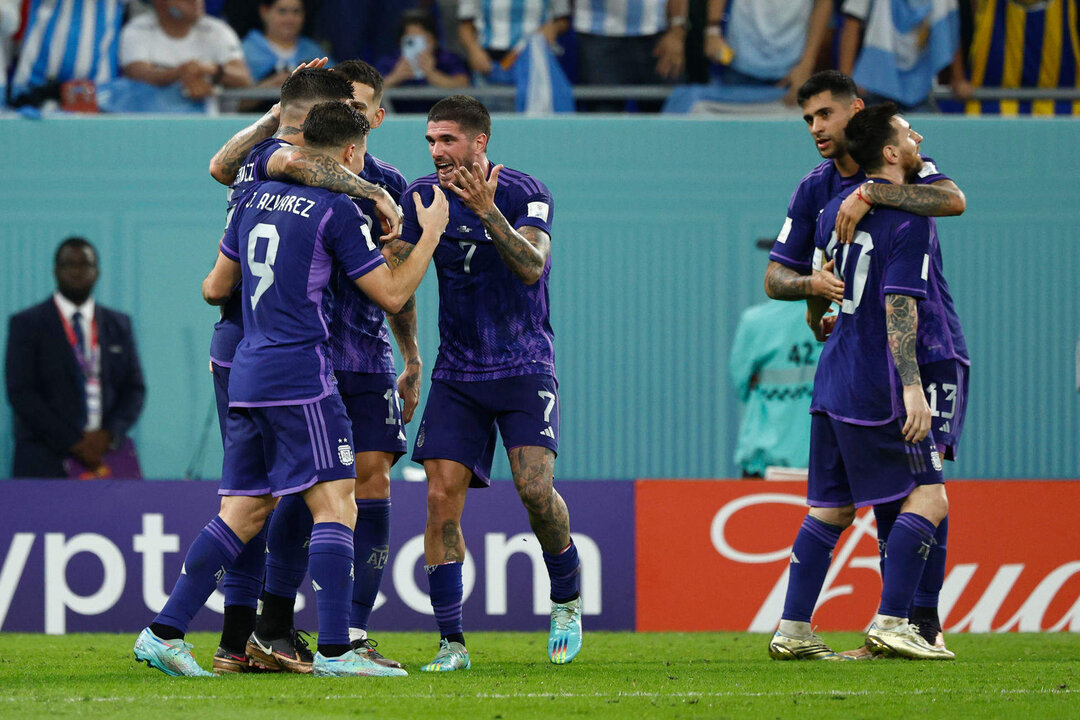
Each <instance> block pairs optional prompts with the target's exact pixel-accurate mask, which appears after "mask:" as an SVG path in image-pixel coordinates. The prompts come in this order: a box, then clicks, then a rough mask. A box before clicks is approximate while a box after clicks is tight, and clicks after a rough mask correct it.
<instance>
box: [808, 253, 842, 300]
mask: <svg viewBox="0 0 1080 720" xmlns="http://www.w3.org/2000/svg"><path fill="white" fill-rule="evenodd" d="M835 263H836V260H835V259H833V260H830V261H829V262H827V263H825V265H823V266H822V268H821V269H820V270H813V271H811V274H810V294H811V295H814V296H815V297H822V298H825V299H826V300H828V301H829V302H834V303H840V302H843V301H844V281H843V280H841V279H840V278H838V277H836V275H835V274H833V267H834V266H835Z"/></svg>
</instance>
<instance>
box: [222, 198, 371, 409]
mask: <svg viewBox="0 0 1080 720" xmlns="http://www.w3.org/2000/svg"><path fill="white" fill-rule="evenodd" d="M222 252H224V253H225V254H226V255H228V256H230V257H233V259H235V260H237V261H238V262H239V263H240V266H241V273H242V278H243V281H242V291H241V294H242V296H243V301H242V302H243V313H244V330H245V333H244V339H243V341H242V342H241V343H240V346H239V347H238V348H237V352H236V358H235V360H234V363H233V370H232V375H231V378H230V383H229V397H230V402H231V404H234V405H253V404H270V403H274V404H288V403H290V402H309V401H312V400H315V399H318V398H320V397H325V396H326V395H328V394H330V392H332V390H333V379H332V376H331V367H330V363H329V359H328V354H327V347H326V342H327V339H328V338H329V331H328V329H327V321H326V313H327V310H328V307H329V302H330V293H329V291H328V289H327V285H328V282H329V279H330V273H331V265H332V261H333V260H334V259H335V258H336V259H338V260H340V261H341V262H342V264H343V266H344V267H345V268H346V269H347V271H348V272H349V274H350V275H351V276H355V275H356V274H357V273H359V272H360V271H368V270H369V269H370V267H373V266H374V265H377V264H379V263H382V262H383V259H382V255H381V254H379V252H378V249H377V248H376V246H375V243H374V242H373V241H372V239H371V235H370V231H369V229H368V227H367V224H366V219H365V218H364V217H363V215H361V214H360V211H359V210H358V209H357V207H356V206H355V205H354V204H353V203H352V201H351V200H350V199H349V198H348V197H346V196H345V195H340V194H337V193H331V192H329V191H326V190H321V189H318V188H310V187H305V186H299V185H291V184H287V183H281V182H264V183H258V184H256V185H255V186H254V187H252V188H250V189H249V190H248V192H247V193H246V194H245V195H244V197H243V199H242V200H241V201H240V203H239V204H238V205H237V207H236V210H235V212H234V215H233V221H232V223H231V225H230V227H229V230H228V232H226V236H225V239H224V240H223V241H222ZM361 274H362V273H361Z"/></svg>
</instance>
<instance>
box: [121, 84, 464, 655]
mask: <svg viewBox="0 0 1080 720" xmlns="http://www.w3.org/2000/svg"><path fill="white" fill-rule="evenodd" d="M304 129H305V131H306V132H305V135H306V138H307V141H308V143H309V146H310V148H311V149H312V150H315V151H318V152H322V153H323V154H324V155H325V156H326V157H327V158H329V159H332V160H333V161H334V162H338V163H342V164H344V165H346V166H351V167H352V168H353V169H359V164H360V163H362V162H363V155H364V152H365V144H366V135H367V132H368V123H367V120H366V119H365V118H364V117H363V116H362V115H360V114H359V113H358V112H357V111H356V110H354V109H353V108H351V107H349V106H347V105H345V104H344V103H340V102H331V103H323V104H321V105H317V106H316V107H314V108H312V110H311V112H310V114H309V117H308V119H307V121H306V122H305V125H304ZM417 213H418V219H419V222H420V223H421V226H422V227H423V231H422V233H421V239H420V241H419V242H418V243H417V245H416V249H415V250H414V252H413V253H412V255H410V257H409V258H408V259H407V260H406V261H405V262H403V263H401V264H399V265H398V266H396V267H395V268H393V269H391V268H389V267H388V266H387V264H386V262H385V260H384V258H383V256H382V254H381V253H380V252H379V249H378V248H377V246H376V244H375V242H374V241H373V240H372V236H371V232H370V226H369V220H368V219H367V218H365V217H364V216H363V215H362V214H361V212H360V211H359V209H358V208H357V207H356V205H355V204H353V202H352V201H351V200H350V199H349V198H348V197H347V196H345V195H341V194H336V193H332V192H329V191H326V190H322V189H316V188H308V187H303V186H296V185H290V184H285V183H279V182H267V183H260V184H258V185H256V186H254V187H253V188H251V189H249V190H248V192H247V193H245V195H244V197H243V198H242V199H241V200H240V202H239V204H238V205H237V207H236V209H235V211H234V214H233V218H232V221H231V222H230V225H229V229H228V230H227V231H226V233H225V237H224V238H223V239H222V243H221V249H220V252H219V254H218V260H217V263H216V264H215V266H214V269H213V270H212V271H211V273H210V275H208V276H207V279H206V280H205V281H204V282H203V296H204V298H206V299H207V301H208V302H212V303H215V304H217V303H221V302H224V301H225V300H226V299H227V298H228V297H229V296H230V295H231V294H232V293H233V291H234V288H235V286H236V282H237V280H241V281H242V293H243V296H244V300H245V302H244V306H243V307H244V320H245V334H244V339H243V341H242V342H241V343H240V345H239V347H238V348H237V352H236V357H235V361H234V365H233V368H232V373H231V376H230V382H229V401H230V402H229V405H230V407H229V417H228V420H227V428H226V448H225V462H224V466H223V471H222V483H221V490H220V491H219V493H220V494H221V495H222V496H223V497H222V502H221V511H220V513H219V514H218V516H216V517H215V518H214V519H213V520H212V521H211V522H210V523H209V524H208V525H207V526H206V528H205V529H204V530H203V532H202V533H201V534H200V536H199V537H198V538H197V539H196V540H195V542H193V543H192V545H191V547H190V548H189V550H188V553H187V556H186V558H185V562H184V570H183V571H182V572H181V577H180V579H179V580H178V581H177V584H176V586H175V588H174V589H173V592H172V594H171V595H170V597H169V600H168V601H167V602H166V605H165V608H164V609H163V610H162V611H161V613H159V614H158V616H157V617H156V618H155V620H154V622H153V623H152V624H151V625H150V627H148V628H146V629H144V630H143V632H142V633H140V635H139V638H138V640H137V641H136V643H135V648H134V652H135V657H136V659H137V660H139V661H141V662H146V663H147V664H148V665H150V666H151V667H155V668H157V669H159V670H161V671H163V672H165V673H167V674H170V675H209V674H210V673H207V672H205V671H204V670H202V669H201V668H200V667H199V666H198V663H196V662H195V660H194V658H193V657H192V655H191V646H190V645H189V644H188V643H186V642H184V641H183V638H184V635H185V633H186V631H187V627H188V625H189V623H190V621H191V618H192V617H193V616H194V614H195V613H196V612H197V611H198V609H199V608H200V607H202V605H203V604H204V603H205V602H206V599H207V598H208V597H209V595H210V593H211V592H212V591H213V589H214V586H215V585H216V584H217V582H218V580H219V579H220V578H221V577H222V576H223V575H224V574H225V573H226V572H227V570H228V568H229V566H231V564H232V563H233V562H234V561H235V559H236V557H237V555H238V554H239V553H240V552H241V551H242V550H243V547H244V545H245V544H246V543H247V542H248V541H249V540H251V538H253V537H254V536H255V535H256V534H257V533H258V532H259V530H260V529H261V528H262V525H263V523H264V521H265V518H266V516H267V514H268V513H269V511H270V509H271V508H272V507H273V505H274V499H275V498H276V497H280V496H288V495H292V494H301V495H302V497H303V498H304V501H305V503H306V504H307V506H308V508H309V510H310V512H311V515H312V517H313V520H314V526H313V528H312V532H311V542H310V548H309V554H310V567H311V576H312V586H313V587H314V589H315V599H316V606H317V608H318V614H319V630H320V632H319V647H318V652H317V653H316V654H315V657H314V661H313V663H312V667H313V673H314V674H315V675H322V676H352V675H382V676H394V675H397V676H401V675H405V674H406V673H405V671H404V670H400V669H397V668H388V667H384V666H382V665H379V664H377V663H374V662H372V661H371V660H369V659H368V658H367V657H365V656H364V655H362V654H358V653H356V652H354V651H353V650H352V649H351V647H350V643H349V636H348V617H349V604H350V601H351V596H352V561H353V536H352V526H353V524H354V523H355V520H356V505H355V503H354V501H353V485H354V483H355V467H354V465H353V453H352V437H351V435H352V432H351V426H350V424H349V420H348V418H347V417H346V415H345V409H344V406H343V404H342V402H341V398H340V396H339V395H338V394H337V390H336V386H335V383H334V379H333V376H332V372H331V369H330V367H329V364H328V362H327V357H326V356H327V349H328V348H327V341H328V339H329V332H328V330H327V325H326V320H325V314H326V311H327V309H328V305H329V302H330V294H329V292H328V290H327V285H328V282H329V278H330V271H331V262H332V261H336V262H338V263H340V264H342V265H343V266H345V267H346V268H349V270H348V271H347V272H348V274H349V276H350V278H352V279H353V280H354V282H356V284H357V285H358V286H359V287H360V288H361V289H362V290H363V291H364V292H365V293H367V295H368V296H369V297H371V298H372V299H373V300H375V301H376V302H378V303H379V304H380V305H381V306H383V307H384V308H386V309H387V310H389V311H396V310H398V309H400V307H401V306H402V305H403V304H404V303H405V301H406V300H407V299H408V298H409V297H411V296H412V294H413V292H414V291H415V289H416V287H417V285H419V283H420V280H421V279H422V278H423V275H424V272H425V270H426V268H427V264H428V262H429V261H430V259H431V256H432V253H433V252H434V249H435V246H436V245H437V244H438V242H439V236H440V235H441V233H442V231H443V229H444V228H445V226H446V222H447V212H446V201H445V197H444V196H443V195H442V194H441V193H439V194H437V195H435V196H434V197H433V198H432V201H431V203H430V204H429V205H427V206H424V205H422V204H420V205H419V207H418V208H417Z"/></svg>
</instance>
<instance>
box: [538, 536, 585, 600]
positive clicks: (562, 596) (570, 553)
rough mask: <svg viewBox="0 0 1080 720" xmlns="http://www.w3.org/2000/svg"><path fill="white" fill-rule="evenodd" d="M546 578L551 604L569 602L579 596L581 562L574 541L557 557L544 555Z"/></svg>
mask: <svg viewBox="0 0 1080 720" xmlns="http://www.w3.org/2000/svg"><path fill="white" fill-rule="evenodd" d="M544 564H545V565H547V571H548V577H549V578H550V579H551V600H552V602H557V603H565V602H570V601H571V600H573V599H574V598H576V597H578V595H580V594H581V561H580V560H578V552H577V546H576V545H574V541H573V540H571V541H570V545H569V546H568V547H567V548H566V549H565V550H563V551H562V552H561V553H559V554H558V555H549V554H548V553H546V552H545V553H544Z"/></svg>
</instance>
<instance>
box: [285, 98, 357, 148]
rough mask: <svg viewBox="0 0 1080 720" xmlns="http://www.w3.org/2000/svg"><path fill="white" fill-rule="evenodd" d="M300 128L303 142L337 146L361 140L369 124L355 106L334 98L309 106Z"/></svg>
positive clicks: (321, 145) (315, 145)
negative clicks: (309, 108) (330, 100)
mask: <svg viewBox="0 0 1080 720" xmlns="http://www.w3.org/2000/svg"><path fill="white" fill-rule="evenodd" d="M300 129H301V130H302V131H303V132H304V142H305V143H307V144H308V145H309V146H311V147H317V148H339V147H342V146H343V145H346V144H348V143H352V142H355V141H357V140H363V139H364V138H365V137H367V134H368V131H369V130H371V126H370V125H369V124H368V121H367V118H366V117H364V116H363V114H361V113H360V112H358V111H357V110H356V108H353V107H352V106H350V105H346V104H345V103H343V102H340V101H338V100H334V101H332V102H324V103H319V104H318V105H316V106H315V107H313V108H311V110H310V111H309V112H308V116H307V120H305V121H304V125H303V127H301V128H300Z"/></svg>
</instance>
